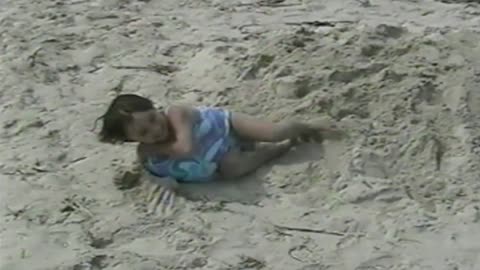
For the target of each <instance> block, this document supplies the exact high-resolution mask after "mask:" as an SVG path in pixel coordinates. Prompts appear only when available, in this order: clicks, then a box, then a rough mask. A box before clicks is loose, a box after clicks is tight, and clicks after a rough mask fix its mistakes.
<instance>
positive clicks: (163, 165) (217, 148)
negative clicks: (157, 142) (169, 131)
mask: <svg viewBox="0 0 480 270" xmlns="http://www.w3.org/2000/svg"><path fill="white" fill-rule="evenodd" d="M197 110H198V112H199V117H198V119H197V120H196V121H195V122H194V125H193V140H194V151H195V152H194V155H193V157H190V158H182V159H172V158H169V157H166V156H157V157H151V158H148V159H147V161H146V162H145V164H144V166H145V169H146V170H147V171H149V172H150V173H151V174H153V175H155V176H158V177H171V178H174V179H176V180H177V181H180V182H206V181H210V180H212V179H213V175H214V174H215V172H216V171H217V169H218V163H219V161H220V160H221V158H222V157H223V156H224V155H225V154H226V153H228V151H230V150H231V149H232V148H233V147H235V146H236V144H237V141H236V139H235V137H234V135H233V132H232V130H231V126H230V125H231V124H230V122H231V121H230V117H231V113H230V112H229V111H226V110H223V109H220V108H212V107H199V108H197Z"/></svg>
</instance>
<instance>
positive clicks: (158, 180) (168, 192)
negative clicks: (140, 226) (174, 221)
mask: <svg viewBox="0 0 480 270" xmlns="http://www.w3.org/2000/svg"><path fill="white" fill-rule="evenodd" d="M149 177H150V186H149V192H148V195H147V199H146V201H147V203H148V213H149V214H154V213H155V212H156V211H157V208H158V206H160V208H161V213H162V214H168V213H171V212H172V211H173V210H174V208H175V201H176V189H177V187H178V183H177V181H175V180H174V179H172V178H169V177H156V176H153V175H149Z"/></svg>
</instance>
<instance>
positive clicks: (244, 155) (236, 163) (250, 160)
mask: <svg viewBox="0 0 480 270" xmlns="http://www.w3.org/2000/svg"><path fill="white" fill-rule="evenodd" d="M291 147H292V143H291V142H290V141H289V142H284V143H276V144H261V145H258V147H257V148H256V150H255V151H252V152H242V151H240V150H232V151H231V152H229V153H228V154H227V155H225V157H224V158H223V159H222V160H221V161H220V175H221V176H222V177H225V178H238V177H242V176H245V175H247V174H249V173H252V172H253V171H255V170H256V169H258V168H259V167H261V166H262V165H264V164H266V163H267V162H269V161H271V160H273V159H275V158H277V157H279V156H281V155H282V154H284V153H286V152H287V151H288V150H289V149H290V148H291Z"/></svg>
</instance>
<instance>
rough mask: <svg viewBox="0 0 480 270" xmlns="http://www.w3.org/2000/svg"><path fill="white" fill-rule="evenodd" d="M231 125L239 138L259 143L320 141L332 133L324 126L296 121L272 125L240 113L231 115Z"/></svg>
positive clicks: (269, 122) (266, 121)
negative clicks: (299, 140) (324, 135)
mask: <svg viewBox="0 0 480 270" xmlns="http://www.w3.org/2000/svg"><path fill="white" fill-rule="evenodd" d="M231 123H232V126H233V129H234V130H235V132H236V133H237V134H238V135H239V136H240V137H241V138H246V139H249V140H253V141H261V142H281V141H284V140H291V139H302V140H312V139H313V140H317V141H321V140H322V134H325V133H327V132H329V131H332V129H331V128H328V127H325V126H314V125H310V124H306V123H302V122H296V121H282V122H279V123H274V122H271V121H268V120H264V119H260V118H255V117H252V116H249V115H245V114H241V113H232V118H231Z"/></svg>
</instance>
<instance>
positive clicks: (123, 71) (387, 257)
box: [0, 0, 480, 270]
mask: <svg viewBox="0 0 480 270" xmlns="http://www.w3.org/2000/svg"><path fill="white" fill-rule="evenodd" d="M447 2H448V3H447ZM450 2H452V3H450ZM453 2H455V3H453ZM464 2H470V3H464ZM478 12H480V7H479V6H478V5H477V4H475V1H426V2H425V3H423V2H422V3H419V2H417V1H325V2H322V3H321V4H319V2H317V1H302V2H298V1H247V2H245V1H243V2H241V3H240V2H219V1H196V2H192V1H183V2H182V1H180V2H179V1H124V0H111V1H60V2H59V1H34V2H31V1H29V2H27V1H23V0H18V1H5V3H2V4H1V5H0V40H1V42H0V50H1V52H2V53H1V54H0V59H1V65H0V77H1V78H2V80H1V82H0V86H1V90H2V92H1V94H0V102H1V104H2V107H1V114H2V118H1V120H2V127H3V129H2V131H1V137H0V145H1V147H2V148H1V149H2V159H1V160H0V176H1V177H2V181H0V183H1V185H2V186H0V190H1V193H0V198H1V204H2V205H1V207H0V214H1V215H2V216H3V218H2V222H1V223H0V224H1V226H0V250H1V252H0V255H1V257H0V269H2V270H3V269H8V270H15V269H39V270H43V269H45V270H47V269H49V270H50V269H56V270H63V269H65V270H66V269H74V270H80V269H81V270H83V269H85V270H86V269H89V270H93V269H95V270H97V269H225V270H226V269H229V270H234V269H239V270H240V269H298V270H300V269H301V270H313V269H358V270H359V269H396V270H400V269H479V267H480V261H479V260H478V256H477V254H478V252H479V251H480V245H479V244H478V243H480V239H479V237H478V235H480V234H479V233H480V231H479V229H478V222H479V221H480V208H479V207H480V205H479V204H478V202H479V199H480V198H479V195H478V194H479V189H480V184H479V183H478V177H479V175H480V167H479V164H480V163H479V161H480V160H479V159H480V125H479V123H480V81H479V79H478V78H479V74H480V70H479V69H480V32H479V28H478V26H479V25H480V24H479V22H480V21H478V16H476V15H475V14H478ZM127 92H134V93H139V94H142V95H145V96H149V97H151V98H152V99H154V100H155V101H156V102H157V103H158V105H159V106H165V105H167V104H169V103H171V102H186V103H189V104H192V105H199V104H204V105H216V106H225V107H227V108H230V109H232V110H236V111H241V112H245V113H250V114H254V115H265V116H268V117H270V118H272V119H274V120H281V119H285V118H298V119H304V120H310V121H326V122H330V123H332V122H336V123H337V125H338V126H340V127H341V128H342V129H343V130H345V131H346V133H347V136H345V138H343V139H342V140H327V141H326V142H324V143H323V144H322V145H304V146H300V147H298V148H297V149H295V150H294V151H292V152H291V153H290V154H289V155H288V156H285V157H283V158H282V159H280V160H279V161H278V162H276V163H274V164H271V165H270V166H267V167H265V168H262V169H261V170H259V171H258V172H257V173H256V174H255V175H253V176H250V177H248V178H247V179H243V180H241V181H226V182H224V183H212V184H205V185H185V186H182V187H181V189H180V193H181V198H179V199H178V202H177V206H176V208H175V211H174V212H173V213H169V214H162V213H161V212H160V211H157V212H153V211H152V205H151V204H150V203H151V202H150V201H149V200H148V199H147V194H148V193H149V192H150V191H151V190H152V187H154V184H152V183H150V182H149V181H147V179H146V177H145V176H141V175H140V174H139V172H138V171H136V169H135V168H133V167H131V166H132V165H131V164H134V160H135V156H134V146H133V145H123V146H110V145H103V144H100V143H99V142H98V141H97V140H96V137H95V134H94V133H92V132H91V131H90V129H91V128H92V127H93V122H94V120H95V118H96V117H98V116H99V115H101V114H102V113H103V112H104V110H105V108H106V107H105V106H106V104H107V103H108V102H109V100H110V99H111V98H112V97H113V96H114V95H116V94H118V93H127ZM115 179H116V181H117V182H118V181H120V182H122V183H123V184H124V185H122V186H119V185H118V183H117V184H115V183H114V182H115Z"/></svg>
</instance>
